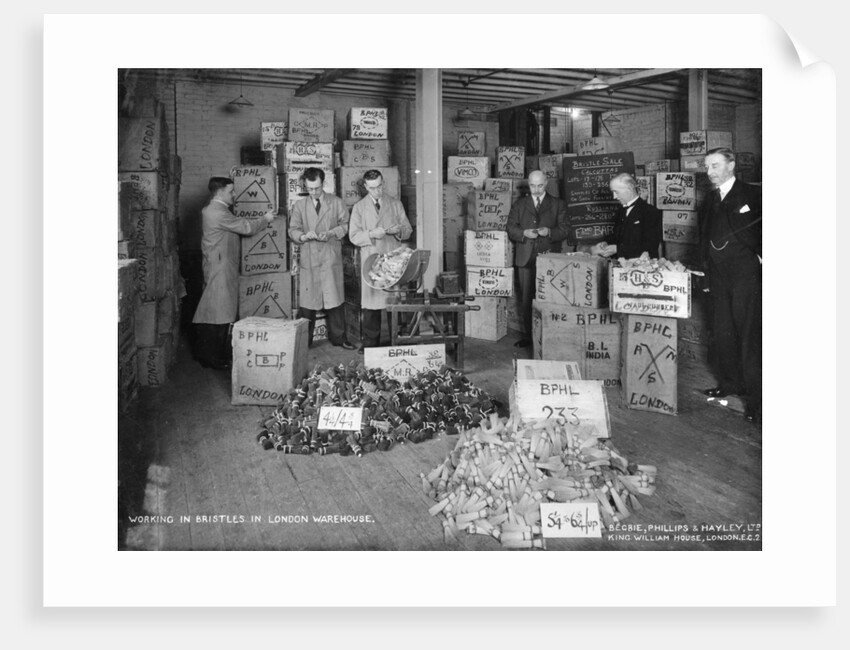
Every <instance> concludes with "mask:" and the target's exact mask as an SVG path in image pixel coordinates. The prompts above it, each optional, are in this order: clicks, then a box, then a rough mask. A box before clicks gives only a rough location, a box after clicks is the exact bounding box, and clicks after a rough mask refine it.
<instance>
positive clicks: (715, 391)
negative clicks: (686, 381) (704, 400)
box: [702, 386, 730, 397]
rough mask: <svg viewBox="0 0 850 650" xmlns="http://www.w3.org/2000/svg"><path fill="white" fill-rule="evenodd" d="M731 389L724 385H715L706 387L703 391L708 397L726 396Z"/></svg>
mask: <svg viewBox="0 0 850 650" xmlns="http://www.w3.org/2000/svg"><path fill="white" fill-rule="evenodd" d="M729 393H730V391H728V390H726V389H725V388H723V387H722V386H715V387H714V388H706V389H705V390H704V391H702V394H703V395H705V396H706V397H726V396H727V395H729Z"/></svg>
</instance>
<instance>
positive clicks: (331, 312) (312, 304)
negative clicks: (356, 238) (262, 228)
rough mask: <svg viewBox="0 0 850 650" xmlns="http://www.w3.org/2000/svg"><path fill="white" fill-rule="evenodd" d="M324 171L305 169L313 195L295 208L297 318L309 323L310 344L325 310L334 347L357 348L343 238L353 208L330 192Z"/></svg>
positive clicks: (292, 220) (292, 236)
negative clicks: (349, 321) (350, 327)
mask: <svg viewBox="0 0 850 650" xmlns="http://www.w3.org/2000/svg"><path fill="white" fill-rule="evenodd" d="M324 184H325V172H324V171H322V170H321V169H319V168H318V167H309V168H307V169H306V170H305V171H304V185H305V187H306V188H307V194H308V195H309V196H306V197H304V198H303V199H301V200H299V201H297V202H296V203H295V205H294V206H293V207H292V216H291V218H290V220H289V238H290V239H291V240H292V241H293V242H295V243H296V244H299V245H300V246H301V255H300V260H299V266H298V274H299V278H300V279H299V294H300V296H299V300H298V317H299V318H306V319H307V320H308V321H310V326H309V328H308V342H309V345H313V330H314V328H315V325H316V312H317V311H318V310H320V309H323V310H324V312H325V317H326V318H327V323H328V339H329V340H330V342H331V344H332V345H335V346H337V347H342V348H345V349H346V350H353V349H354V346H353V345H352V344H351V343H349V342H348V339H347V337H346V334H345V307H344V305H343V300H344V297H345V293H344V291H343V284H342V239H343V237H345V235H346V234H347V233H348V210H347V209H346V207H345V203H343V201H342V199H341V198H339V197H338V196H334V195H333V194H325V191H324V189H323V188H324Z"/></svg>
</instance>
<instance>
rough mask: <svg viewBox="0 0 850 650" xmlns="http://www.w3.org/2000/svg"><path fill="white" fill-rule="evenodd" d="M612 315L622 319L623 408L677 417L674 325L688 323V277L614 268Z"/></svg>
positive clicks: (657, 268)
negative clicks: (683, 321) (616, 314)
mask: <svg viewBox="0 0 850 650" xmlns="http://www.w3.org/2000/svg"><path fill="white" fill-rule="evenodd" d="M609 302H610V308H611V311H613V312H615V313H618V314H621V315H622V316H621V318H622V320H623V338H622V351H621V364H622V370H621V383H622V395H623V400H624V402H625V405H626V407H628V408H631V409H637V410H643V411H653V412H656V413H664V414H667V415H676V414H677V413H678V366H679V351H678V350H679V342H678V323H679V321H680V320H682V319H690V318H691V281H690V274H689V273H688V271H682V270H675V269H669V268H666V267H664V266H661V265H660V264H658V263H657V261H651V262H647V263H644V262H641V263H624V264H623V265H622V266H621V265H619V264H612V266H611V270H610V278H609Z"/></svg>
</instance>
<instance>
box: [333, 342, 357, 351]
mask: <svg viewBox="0 0 850 650" xmlns="http://www.w3.org/2000/svg"><path fill="white" fill-rule="evenodd" d="M334 346H336V347H338V348H342V349H343V350H353V349H354V348H355V347H357V346H355V345H352V344H351V343H349V342H348V341H343V342H342V343H334Z"/></svg>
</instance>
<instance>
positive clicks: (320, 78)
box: [295, 68, 355, 97]
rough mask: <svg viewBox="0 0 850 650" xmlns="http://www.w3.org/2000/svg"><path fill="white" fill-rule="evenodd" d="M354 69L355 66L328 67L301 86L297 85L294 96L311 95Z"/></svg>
mask: <svg viewBox="0 0 850 650" xmlns="http://www.w3.org/2000/svg"><path fill="white" fill-rule="evenodd" d="M354 70H355V68H329V69H328V70H325V71H324V72H322V73H320V74H317V75H316V76H315V77H313V78H312V79H311V80H310V81H308V82H307V83H305V84H304V85H303V86H299V87H298V89H297V90H296V91H295V96H296V97H306V96H307V95H312V94H313V93H314V92H316V91H318V90H321V89H322V88H324V87H325V86H327V85H328V84H330V83H333V82H334V81H336V80H337V79H339V78H340V77H341V76H343V75H344V74H348V73H349V72H353V71H354Z"/></svg>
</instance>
